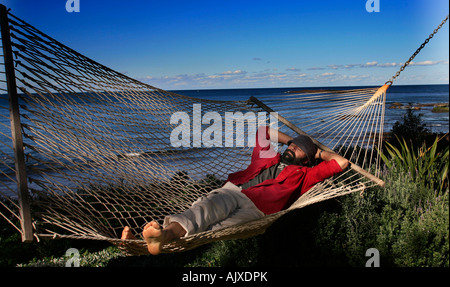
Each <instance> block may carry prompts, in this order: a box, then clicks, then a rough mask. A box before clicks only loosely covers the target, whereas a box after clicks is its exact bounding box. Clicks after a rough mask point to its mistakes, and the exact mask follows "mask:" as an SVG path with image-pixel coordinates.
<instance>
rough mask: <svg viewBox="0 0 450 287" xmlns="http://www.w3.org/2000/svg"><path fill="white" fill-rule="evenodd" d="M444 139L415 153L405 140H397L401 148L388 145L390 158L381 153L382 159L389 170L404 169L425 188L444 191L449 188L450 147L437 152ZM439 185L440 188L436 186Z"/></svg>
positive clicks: (437, 138) (423, 145)
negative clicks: (394, 167) (439, 143)
mask: <svg viewBox="0 0 450 287" xmlns="http://www.w3.org/2000/svg"><path fill="white" fill-rule="evenodd" d="M442 138H443V137H441V138H439V137H436V140H435V141H434V143H433V144H432V145H431V146H430V147H426V144H425V143H423V144H422V146H421V147H420V148H419V149H417V151H416V152H414V150H413V149H414V148H413V146H412V145H411V147H408V144H407V143H406V140H405V139H402V140H400V139H398V137H397V140H398V142H399V144H400V148H397V147H395V146H394V145H392V144H390V143H386V144H387V147H386V150H387V152H388V154H389V155H390V157H389V158H388V157H387V156H386V155H384V154H382V153H381V157H382V159H383V161H384V163H385V164H386V166H387V167H388V168H392V167H393V166H394V165H396V166H399V167H402V168H403V169H404V170H405V171H406V172H407V173H408V175H409V176H411V178H412V179H413V180H415V181H418V182H419V183H420V184H423V185H424V186H428V187H430V188H432V189H433V188H438V189H439V190H443V189H445V188H447V187H448V167H449V160H448V159H449V158H448V157H449V147H448V146H447V147H446V148H444V149H443V150H442V151H441V152H437V146H438V142H439V141H440V140H442ZM436 184H438V186H435V185H436Z"/></svg>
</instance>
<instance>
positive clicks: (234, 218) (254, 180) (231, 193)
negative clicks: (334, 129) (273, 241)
mask: <svg viewBox="0 0 450 287" xmlns="http://www.w3.org/2000/svg"><path fill="white" fill-rule="evenodd" d="M256 137H257V140H256V146H255V148H254V149H253V152H252V158H251V163H250V165H249V166H248V167H247V168H246V169H245V170H242V171H239V172H236V173H232V174H230V175H229V176H228V180H227V182H226V183H225V185H224V186H223V187H221V188H218V189H216V190H213V191H212V192H210V193H209V194H207V195H206V196H203V197H201V198H199V199H198V200H197V201H196V202H194V203H193V204H192V207H191V208H189V209H187V210H186V211H184V212H182V213H180V214H176V215H169V216H166V217H165V219H164V224H163V227H164V228H161V226H160V225H159V224H158V223H157V222H156V221H152V222H150V223H148V224H147V225H146V226H145V227H144V231H143V232H142V236H143V238H144V240H145V241H146V242H147V247H148V251H149V252H150V254H154V255H156V254H159V253H160V252H161V248H162V246H163V245H164V244H165V243H167V242H170V241H172V240H174V239H177V238H181V237H186V236H188V235H191V234H194V233H198V232H202V231H205V230H214V229H217V228H222V227H226V226H230V225H234V224H238V223H243V222H247V221H250V220H254V219H258V218H261V217H263V216H265V215H268V214H272V213H275V212H278V211H281V210H283V209H286V208H288V207H289V206H290V205H291V204H292V203H294V201H295V200H297V199H298V198H299V197H300V196H301V195H302V194H304V193H305V192H307V191H308V190H309V189H310V188H311V187H313V186H314V185H315V184H316V183H318V182H321V181H323V180H325V179H327V178H329V177H331V176H333V175H336V174H338V173H340V172H342V171H343V170H344V169H345V168H347V166H348V164H349V163H348V160H347V159H345V158H343V157H341V156H340V155H338V154H336V153H332V152H327V151H323V150H321V149H318V148H317V147H316V146H315V145H314V143H313V142H312V140H311V139H310V138H309V137H308V136H303V135H300V136H298V137H296V138H292V137H290V136H288V135H286V134H284V133H282V132H280V131H278V130H274V129H271V128H269V127H266V126H262V127H260V128H259V129H258V131H257V134H256ZM271 141H273V142H278V143H282V144H287V145H288V147H287V149H286V151H285V152H284V153H283V155H281V154H279V153H277V152H275V150H274V149H273V146H272V145H271V144H270V142H271ZM316 159H319V160H322V162H320V163H319V164H318V165H316V166H314V167H309V166H308V165H309V164H312V163H314V162H315V160H316ZM122 239H136V237H134V235H133V234H132V232H131V230H130V228H129V227H125V228H124V230H123V232H122Z"/></svg>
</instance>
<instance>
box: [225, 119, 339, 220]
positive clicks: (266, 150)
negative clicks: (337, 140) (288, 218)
mask: <svg viewBox="0 0 450 287" xmlns="http://www.w3.org/2000/svg"><path fill="white" fill-rule="evenodd" d="M258 139H259V140H258ZM280 159H281V155H280V154H279V153H277V152H276V151H275V150H274V149H273V147H272V145H271V144H270V137H269V129H268V127H266V126H261V127H259V128H258V131H257V133H256V146H255V148H254V149H253V153H252V159H251V162H250V165H249V166H248V167H247V168H246V169H245V170H242V171H238V172H235V173H232V174H230V175H229V176H228V181H230V182H232V183H234V184H236V185H241V184H244V183H246V182H247V181H249V180H251V179H253V178H254V177H255V176H256V175H258V174H259V173H260V172H261V171H263V170H264V169H266V168H269V167H271V166H272V165H274V164H277V163H279V162H280ZM340 172H342V169H341V167H340V166H339V164H338V163H337V162H336V161H335V160H331V161H323V162H321V163H320V164H318V165H316V166H314V167H312V168H311V167H305V166H300V165H288V166H286V167H285V168H284V169H283V170H282V171H281V173H280V174H279V175H278V176H277V177H276V178H275V179H267V180H265V181H263V182H262V183H260V184H258V185H255V186H252V187H249V188H247V189H243V190H242V192H243V193H244V194H245V195H246V196H247V197H248V198H250V200H251V201H253V203H254V204H255V205H256V207H257V208H258V209H259V210H261V211H262V212H264V213H265V214H272V213H275V212H278V211H281V210H283V209H286V208H288V207H289V206H291V204H292V203H294V202H295V201H296V200H297V199H298V198H299V197H300V196H301V195H302V194H304V193H305V192H307V191H308V190H309V189H310V188H311V187H313V186H314V185H315V184H316V183H318V182H321V181H323V180H325V179H327V178H329V177H331V176H333V175H335V174H338V173H340Z"/></svg>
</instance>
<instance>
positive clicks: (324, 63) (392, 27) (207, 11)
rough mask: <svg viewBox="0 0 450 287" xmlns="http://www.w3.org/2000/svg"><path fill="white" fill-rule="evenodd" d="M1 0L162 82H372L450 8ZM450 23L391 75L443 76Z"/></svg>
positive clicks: (67, 39)
mask: <svg viewBox="0 0 450 287" xmlns="http://www.w3.org/2000/svg"><path fill="white" fill-rule="evenodd" d="M67 2H70V3H69V4H70V6H71V7H76V5H75V4H76V3H79V12H76V11H74V12H68V11H67V9H66V4H68V3H67ZM72 2H73V3H72ZM368 2H369V3H368ZM0 3H1V4H3V5H5V6H7V7H8V8H11V12H12V13H13V14H14V15H15V16H17V17H19V18H21V19H23V20H25V21H26V22H28V23H29V24H31V25H33V26H35V27H36V28H38V29H39V30H41V31H43V32H44V33H46V34H47V35H49V36H51V37H53V38H54V39H56V40H58V41H59V42H61V43H63V44H65V45H67V46H69V47H70V48H72V49H74V50H77V51H78V52H80V53H81V54H83V55H85V56H87V57H89V58H91V59H93V60H95V61H97V62H99V63H101V64H103V65H105V66H108V67H110V68H112V69H114V70H116V71H118V72H121V73H123V74H126V75H127V76H129V77H132V78H135V79H137V80H140V81H143V82H145V83H147V84H150V85H152V86H155V87H158V88H162V89H166V90H184V89H186V90H187V89H230V88H269V87H324V86H378V85H380V86H381V85H383V84H384V83H385V82H386V81H388V80H389V79H390V78H391V77H392V76H393V75H394V74H395V73H396V72H397V71H398V70H399V68H400V66H401V63H404V62H405V61H406V60H408V59H409V57H410V56H411V55H412V54H413V53H414V51H415V50H416V49H417V48H418V47H419V46H420V44H422V42H423V41H424V40H425V39H426V38H427V37H428V35H429V34H430V33H431V32H432V31H433V30H434V29H435V28H436V27H437V26H438V25H439V24H440V23H441V21H442V20H443V19H444V18H445V17H446V16H447V15H448V13H449V4H448V1H447V0H446V1H443V0H427V1H425V0H420V1H419V0H408V1H405V0H341V1H336V0H334V1H331V0H327V1H325V0H320V1H319V0H314V1H313V0H307V1H306V0H305V1H303V0H296V1H283V0H277V1H265V0H259V1H245V0H239V1H234V0H226V1H222V0H208V1H195V0H189V1H175V0H174V1H168V0H166V1H161V0H158V1H153V0H146V1H144V0H128V1H125V0H122V1H118V0H107V1H106V0H68V1H67V0H39V1H37V0H0ZM367 6H370V7H369V8H370V9H369V11H370V10H377V11H378V12H377V11H373V12H369V11H368V10H367V9H366V8H367ZM377 8H379V9H377ZM73 9H74V8H72V10H73ZM69 10H70V9H69ZM449 24H450V23H449V22H447V23H446V24H445V25H444V26H443V27H442V29H441V30H440V31H439V32H438V34H437V35H436V36H435V37H434V38H433V39H432V40H431V41H430V42H429V43H428V45H427V46H426V47H425V48H424V49H423V50H422V52H421V53H420V54H419V55H418V56H417V57H416V58H415V59H414V61H413V63H412V64H411V65H410V66H408V67H407V68H406V69H405V70H404V71H403V72H402V74H401V75H400V76H399V78H398V79H397V80H396V82H395V83H394V84H396V85H408V84H448V83H449Z"/></svg>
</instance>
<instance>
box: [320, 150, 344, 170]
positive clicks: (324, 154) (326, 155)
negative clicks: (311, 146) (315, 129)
mask: <svg viewBox="0 0 450 287" xmlns="http://www.w3.org/2000/svg"><path fill="white" fill-rule="evenodd" d="M316 159H321V160H324V161H330V160H333V159H334V160H336V161H337V163H338V164H339V166H340V167H341V168H342V170H344V169H346V168H347V167H348V165H349V161H348V160H347V159H346V158H344V157H342V156H340V155H338V154H337V153H334V152H329V151H324V150H322V149H320V148H317V152H316Z"/></svg>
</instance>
